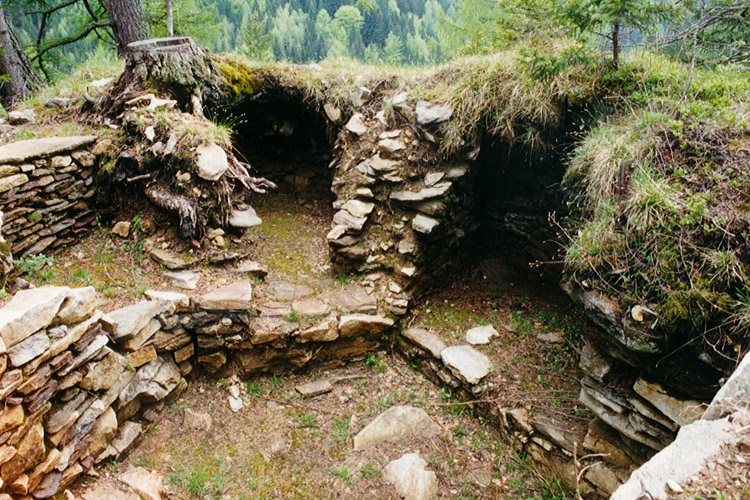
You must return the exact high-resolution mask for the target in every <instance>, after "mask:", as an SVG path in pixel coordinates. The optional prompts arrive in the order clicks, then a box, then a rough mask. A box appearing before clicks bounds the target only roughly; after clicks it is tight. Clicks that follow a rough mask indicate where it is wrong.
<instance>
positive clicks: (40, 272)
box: [13, 253, 57, 281]
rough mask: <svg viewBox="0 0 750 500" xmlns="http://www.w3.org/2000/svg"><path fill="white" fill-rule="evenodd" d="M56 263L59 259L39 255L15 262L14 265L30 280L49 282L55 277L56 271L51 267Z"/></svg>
mask: <svg viewBox="0 0 750 500" xmlns="http://www.w3.org/2000/svg"><path fill="white" fill-rule="evenodd" d="M56 261H57V259H56V258H55V257H53V256H51V255H50V256H47V255H44V254H43V253H39V254H36V255H30V256H28V257H22V258H20V259H17V260H14V261H13V264H14V265H15V266H16V269H18V271H19V272H20V273H21V274H22V275H23V276H24V277H26V278H27V279H29V280H40V281H49V280H51V279H52V278H54V276H55V271H54V269H52V268H51V267H49V266H51V265H52V264H54V263H55V262H56Z"/></svg>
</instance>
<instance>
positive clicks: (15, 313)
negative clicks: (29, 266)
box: [0, 286, 70, 353]
mask: <svg viewBox="0 0 750 500" xmlns="http://www.w3.org/2000/svg"><path fill="white" fill-rule="evenodd" d="M69 291H70V289H69V288H68V287H58V286H43V287H41V288H31V289H29V290H21V291H20V292H18V293H16V294H15V295H14V296H13V298H12V299H11V301H10V302H8V303H7V304H6V305H5V306H4V307H3V308H2V309H0V337H2V343H3V344H4V345H0V353H3V352H5V348H6V347H12V346H14V345H16V344H18V343H19V342H21V341H23V340H24V339H26V338H28V337H30V336H31V335H32V334H33V333H34V332H36V331H37V330H40V329H42V328H44V327H46V326H47V325H49V324H50V323H51V322H52V320H53V319H54V318H55V316H56V315H57V312H58V311H59V310H60V306H61V305H62V303H63V301H64V300H65V298H66V297H67V296H68V292H69Z"/></svg>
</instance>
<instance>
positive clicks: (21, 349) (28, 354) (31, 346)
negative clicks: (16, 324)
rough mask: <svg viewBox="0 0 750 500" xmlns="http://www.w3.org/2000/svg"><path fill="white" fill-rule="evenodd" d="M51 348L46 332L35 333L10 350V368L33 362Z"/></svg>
mask: <svg viewBox="0 0 750 500" xmlns="http://www.w3.org/2000/svg"><path fill="white" fill-rule="evenodd" d="M49 346H50V340H49V337H48V336H47V331H46V330H42V331H40V332H38V333H35V334H34V335H32V336H30V337H28V338H26V339H24V340H22V341H21V342H19V343H18V344H16V345H14V346H13V347H10V348H8V359H9V360H10V366H12V367H14V368H16V367H19V366H21V365H23V364H25V363H27V362H29V361H31V360H32V359H34V358H36V357H37V356H39V355H41V354H43V353H44V352H45V351H47V349H49Z"/></svg>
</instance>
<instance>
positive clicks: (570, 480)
mask: <svg viewBox="0 0 750 500" xmlns="http://www.w3.org/2000/svg"><path fill="white" fill-rule="evenodd" d="M390 104H391V105H392V107H393V109H395V110H397V111H398V112H399V113H401V114H402V116H404V117H407V118H408V119H409V120H411V121H412V122H414V123H416V124H417V125H418V126H419V127H417V128H416V129H413V128H410V127H400V128H399V127H391V126H390V124H389V123H388V122H387V121H386V120H384V119H383V113H382V112H380V113H378V114H375V115H374V116H371V117H370V116H367V115H366V112H364V111H363V113H355V114H354V115H352V117H351V118H350V119H349V120H348V121H347V122H346V123H345V124H344V122H345V120H344V119H343V117H342V116H341V113H340V112H339V110H338V109H337V108H335V107H334V106H333V105H332V104H330V103H329V104H327V105H326V106H325V107H324V109H325V112H326V113H327V116H328V118H329V119H330V120H331V121H332V122H334V123H338V124H341V125H343V128H342V130H341V133H340V134H339V139H338V142H337V150H338V151H340V155H339V157H338V158H337V160H338V161H337V163H336V164H335V171H334V172H335V174H334V178H333V185H332V190H333V191H334V192H335V193H336V195H337V200H336V201H335V202H334V209H336V210H338V211H337V212H336V213H335V215H334V217H333V222H332V229H331V231H330V233H328V235H327V238H328V241H329V245H330V248H331V254H332V259H333V261H334V262H335V263H337V264H338V265H339V266H342V267H343V268H344V269H348V270H355V271H359V272H369V273H384V274H385V275H386V276H387V277H388V278H387V279H388V281H387V283H386V286H384V287H383V289H384V291H385V293H386V305H387V307H388V310H389V312H390V313H392V314H393V315H395V316H402V315H404V314H406V312H407V310H408V308H409V305H410V302H411V301H412V300H413V299H414V295H415V294H416V293H419V291H420V290H424V289H425V288H426V285H427V284H428V283H429V280H431V279H433V278H435V277H438V278H439V277H440V276H444V275H445V270H446V269H449V268H448V266H449V265H450V264H451V260H452V259H453V258H454V257H455V255H456V254H457V252H458V249H459V246H460V244H461V243H462V242H463V241H464V240H465V237H466V236H467V235H468V234H470V233H471V231H473V230H475V229H476V228H477V226H478V224H479V223H478V221H477V220H476V219H475V216H474V215H473V213H472V210H471V209H472V203H473V201H472V196H473V195H472V190H473V180H472V179H473V176H474V175H476V172H474V171H473V160H474V159H475V158H476V151H472V152H471V153H469V154H467V158H466V159H465V160H464V161H461V162H443V163H440V162H437V163H436V164H433V165H430V166H429V168H427V169H424V168H422V169H417V168H416V167H415V166H414V162H413V159H414V157H415V156H417V155H418V150H419V148H420V147H422V146H423V145H424V143H425V141H430V140H433V141H434V140H435V136H437V135H439V128H438V127H436V125H438V124H439V123H440V121H441V120H442V121H445V120H447V119H449V117H450V109H449V108H447V107H446V106H432V105H430V104H429V103H424V102H421V103H417V105H416V106H414V105H410V104H409V103H408V102H406V101H405V100H404V98H403V96H396V97H394V98H392V100H391V103H390ZM435 108H437V109H435ZM446 108H447V109H446ZM441 113H442V114H441ZM414 130H419V131H420V132H419V136H417V134H416V133H415V132H414ZM433 134H434V135H433ZM354 142H356V144H357V147H348V145H350V144H351V143H354ZM522 231H523V229H522V228H518V233H522ZM602 336H603V339H602V340H601V341H603V342H606V341H607V339H606V333H603V334H602ZM423 337H424V335H423V334H420V335H418V336H417V337H415V338H419V339H422V338H423ZM438 341H439V339H433V340H430V341H427V346H430V345H434V342H438ZM398 345H399V346H400V347H401V351H402V352H403V353H404V354H406V356H407V357H409V358H414V359H417V360H418V365H419V366H420V369H421V370H422V371H423V372H424V373H425V374H426V375H427V376H428V377H430V378H431V379H433V381H435V382H436V383H438V384H441V383H445V384H448V385H450V386H451V387H454V388H461V389H462V390H463V391H464V393H465V395H466V399H468V400H471V399H479V398H478V394H482V393H483V391H481V390H479V389H478V388H479V387H480V386H476V385H469V386H466V384H465V381H461V380H460V379H456V378H455V377H454V376H453V375H452V372H451V371H450V370H448V369H446V367H445V366H443V365H442V364H441V357H440V355H439V353H440V350H435V349H434V348H433V349H432V352H431V351H430V349H429V348H427V347H425V346H421V347H416V346H415V342H414V339H411V340H409V338H408V337H399V344H398ZM415 349H416V350H415ZM580 366H581V369H582V370H583V372H584V376H583V378H582V380H581V393H580V398H579V399H580V401H581V402H582V403H583V404H584V405H585V406H586V407H587V408H588V409H589V410H590V411H591V412H592V413H593V414H594V415H595V418H594V419H593V420H592V421H591V422H590V423H589V426H588V431H587V433H586V434H585V435H580V436H578V435H572V434H570V433H568V432H567V431H565V430H564V429H563V428H561V427H560V426H559V425H555V424H554V423H550V422H543V421H539V420H535V419H529V418H528V417H526V416H524V414H525V410H524V409H523V408H507V409H499V408H496V407H493V406H492V405H484V406H485V410H486V413H489V414H490V415H491V418H492V420H493V421H495V422H496V423H497V424H498V426H499V427H500V428H501V429H503V430H505V431H506V433H507V434H508V435H510V436H511V437H512V438H513V441H514V442H515V443H516V445H517V446H518V448H519V449H525V450H526V451H527V452H528V455H529V456H530V457H532V459H534V460H535V461H536V462H538V463H540V464H542V466H543V467H546V469H547V471H548V472H550V473H552V474H555V475H557V476H558V477H561V478H563V479H565V480H566V483H567V484H568V485H572V486H575V477H576V470H575V466H574V465H573V462H574V461H573V456H574V453H577V456H578V457H582V456H584V455H587V454H590V453H602V454H605V455H607V456H606V457H605V458H604V464H602V465H601V466H597V467H593V468H591V469H589V470H588V471H587V473H586V474H585V476H584V478H585V479H588V481H589V487H590V488H591V489H593V490H595V491H597V492H598V493H599V494H600V495H602V496H608V495H609V494H611V493H612V492H613V491H614V489H615V488H616V487H617V486H618V485H619V484H620V483H621V482H623V481H624V480H625V479H626V478H627V477H628V475H629V474H630V472H632V470H633V469H634V468H635V467H637V466H638V465H640V464H642V463H643V462H644V461H646V460H647V459H648V458H650V457H651V456H653V455H654V454H655V453H656V452H658V451H659V450H661V449H663V448H664V447H666V446H667V445H668V444H669V443H670V442H672V441H673V440H674V438H675V435H676V433H677V430H678V429H679V428H680V426H683V425H687V424H689V423H691V422H694V421H696V420H698V419H700V417H701V415H702V413H703V411H704V410H705V408H706V406H707V404H708V401H698V400H689V399H684V397H679V396H675V395H674V394H670V392H669V391H668V390H667V389H665V388H664V387H662V386H661V385H659V384H658V383H653V382H650V381H648V380H645V379H644V378H642V377H638V376H633V371H634V370H633V368H632V367H631V366H628V365H626V364H625V363H623V362H622V361H620V360H617V359H614V358H612V357H610V356H608V355H607V354H605V353H603V352H601V350H600V349H598V348H597V347H596V346H595V345H594V344H587V345H585V346H584V348H583V349H582V352H581V364H580ZM484 397H486V394H485V396H484ZM480 406H481V405H480ZM576 443H577V445H576ZM576 446H577V448H578V449H577V450H576V449H575V448H576Z"/></svg>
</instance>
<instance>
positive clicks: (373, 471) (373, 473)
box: [359, 460, 381, 479]
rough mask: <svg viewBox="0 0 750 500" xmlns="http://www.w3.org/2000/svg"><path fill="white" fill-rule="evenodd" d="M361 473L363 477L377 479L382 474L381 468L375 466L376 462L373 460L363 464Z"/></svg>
mask: <svg viewBox="0 0 750 500" xmlns="http://www.w3.org/2000/svg"><path fill="white" fill-rule="evenodd" d="M359 473H360V474H362V477H363V478H365V479H377V478H379V477H380V475H381V474H380V469H378V468H377V467H375V463H374V462H373V461H372V460H370V461H369V462H367V463H366V464H365V465H363V466H362V468H361V469H360V471H359Z"/></svg>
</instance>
